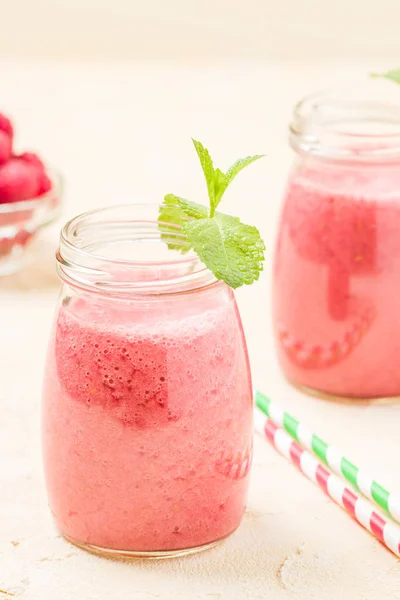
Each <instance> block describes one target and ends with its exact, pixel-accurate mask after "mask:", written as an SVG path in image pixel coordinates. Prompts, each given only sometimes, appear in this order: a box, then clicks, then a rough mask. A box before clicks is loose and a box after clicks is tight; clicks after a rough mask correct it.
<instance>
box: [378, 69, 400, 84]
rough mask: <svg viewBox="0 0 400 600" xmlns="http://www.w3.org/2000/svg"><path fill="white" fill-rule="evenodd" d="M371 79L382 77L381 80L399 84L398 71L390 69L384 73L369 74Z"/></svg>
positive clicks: (399, 72) (399, 76)
mask: <svg viewBox="0 0 400 600" xmlns="http://www.w3.org/2000/svg"><path fill="white" fill-rule="evenodd" d="M371 77H382V78H383V79H390V80H391V81H394V82H395V83H400V69H391V70H390V71H387V72H386V73H371Z"/></svg>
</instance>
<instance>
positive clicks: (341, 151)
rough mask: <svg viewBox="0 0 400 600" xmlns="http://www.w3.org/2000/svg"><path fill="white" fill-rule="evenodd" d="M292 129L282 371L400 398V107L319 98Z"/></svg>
mask: <svg viewBox="0 0 400 600" xmlns="http://www.w3.org/2000/svg"><path fill="white" fill-rule="evenodd" d="M399 101H400V97H399ZM291 130H292V137H291V141H292V145H293V147H294V148H295V149H296V150H297V152H298V154H299V157H298V160H297V162H296V165H295V167H294V169H293V171H292V173H291V175H290V178H289V182H288V187H287V192H286V197H285V204H284V208H283V212H282V217H281V225H280V232H279V238H278V243H277V248H276V255H275V270H274V285H273V299H274V323H275V329H276V340H277V348H278V355H279V360H280V363H281V366H282V368H283V371H284V373H285V375H286V377H287V378H288V379H289V380H290V381H291V382H293V383H294V384H296V385H298V386H301V387H303V388H307V389H308V390H311V391H314V392H318V393H322V394H324V395H328V396H333V397H341V398H350V399H383V398H387V397H393V396H398V395H400V367H399V356H400V319H399V318H398V294H399V291H400V233H399V232H400V105H393V106H392V105H385V104H381V103H379V102H377V101H375V102H366V101H364V100H363V99H361V100H359V99H358V100H357V99H355V98H354V97H353V96H350V95H349V97H348V98H347V99H346V98H345V99H340V98H338V97H336V96H332V95H331V96H329V95H321V96H315V97H311V98H310V99H307V100H305V101H304V102H303V103H300V105H299V106H298V107H297V108H296V111H295V119H294V123H293V125H292V129H291ZM372 130H373V131H374V133H371V131H372Z"/></svg>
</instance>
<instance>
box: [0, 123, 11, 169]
mask: <svg viewBox="0 0 400 600" xmlns="http://www.w3.org/2000/svg"><path fill="white" fill-rule="evenodd" d="M11 151H12V141H11V138H10V137H9V136H8V135H7V134H6V133H4V131H1V130H0V165H4V163H6V162H7V161H8V160H9V158H10V156H11Z"/></svg>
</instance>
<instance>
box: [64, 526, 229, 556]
mask: <svg viewBox="0 0 400 600" xmlns="http://www.w3.org/2000/svg"><path fill="white" fill-rule="evenodd" d="M234 531H236V530H234ZM234 531H232V532H231V533H228V535H226V536H224V537H223V538H220V539H219V540H216V541H215V542H209V543H208V544H203V545H202V546H195V547H192V548H182V549H178V550H154V551H149V552H138V551H136V550H116V549H115V548H104V547H102V546H96V545H95V544H86V543H84V542H79V541H77V540H74V539H73V538H71V537H69V536H68V535H65V534H63V537H64V538H65V539H66V540H67V542H70V543H71V544H73V545H74V546H77V547H78V548H80V549H81V550H85V551H86V552H90V553H91V554H96V555H97V556H102V557H103V558H112V559H114V560H115V559H124V560H126V559H146V560H160V559H166V558H180V557H182V556H190V555H191V554H197V553H198V552H204V551H205V550H210V549H211V548H214V547H215V546H218V544H221V543H222V542H223V541H225V540H226V539H227V538H228V537H230V536H231V535H232V534H233V533H234Z"/></svg>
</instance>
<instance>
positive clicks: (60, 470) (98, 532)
mask: <svg viewBox="0 0 400 600" xmlns="http://www.w3.org/2000/svg"><path fill="white" fill-rule="evenodd" d="M197 302H198V301H197ZM251 453H252V393H251V380H250V372H249V366H248V361H247V355H246V350H245V345H244V338H243V332H242V328H241V325H240V321H239V319H238V314H237V309H236V305H235V303H234V301H233V300H232V299H231V298H225V299H224V300H223V301H221V302H216V301H215V298H214V297H212V296H209V297H208V296H207V295H205V296H204V300H203V304H202V306H201V307H200V306H199V304H197V306H196V303H195V304H193V302H192V301H191V299H190V297H188V298H187V299H185V298H182V299H181V300H180V301H179V302H178V301H177V302H175V303H174V302H166V303H164V302H163V301H162V300H159V301H156V302H153V303H152V304H144V303H143V302H142V303H140V302H139V303H136V304H134V303H132V304H129V303H126V302H125V303H121V302H114V303H112V302H107V301H104V302H103V301H101V300H95V299H91V298H89V297H87V298H73V299H70V300H69V301H65V302H64V303H63V305H62V306H61V308H60V311H59V313H58V317H57V319H56V323H55V327H54V335H53V343H52V344H51V347H50V351H49V358H48V367H47V374H46V380H45V400H44V454H45V467H46V476H47V483H48V489H49V498H50V508H51V510H52V512H53V514H54V517H55V519H56V522H57V524H58V526H59V528H60V530H61V531H62V532H63V533H64V534H66V535H67V536H69V537H71V538H73V539H74V540H76V541H80V542H84V543H89V544H95V545H98V546H102V547H106V548H111V549H124V550H133V551H135V550H136V551H154V550H174V549H179V548H188V547H192V546H198V545H202V544H205V543H208V542H211V541H214V540H217V539H219V538H221V537H223V536H225V535H227V534H229V533H230V532H231V531H232V530H234V529H235V528H236V527H237V526H238V525H239V523H240V520H241V518H242V515H243V512H244V508H245V502H246V494H247V487H248V479H249V467H250V462H251Z"/></svg>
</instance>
